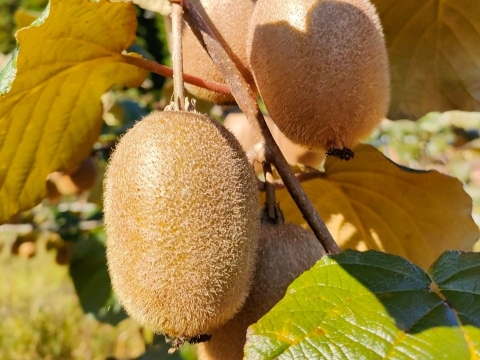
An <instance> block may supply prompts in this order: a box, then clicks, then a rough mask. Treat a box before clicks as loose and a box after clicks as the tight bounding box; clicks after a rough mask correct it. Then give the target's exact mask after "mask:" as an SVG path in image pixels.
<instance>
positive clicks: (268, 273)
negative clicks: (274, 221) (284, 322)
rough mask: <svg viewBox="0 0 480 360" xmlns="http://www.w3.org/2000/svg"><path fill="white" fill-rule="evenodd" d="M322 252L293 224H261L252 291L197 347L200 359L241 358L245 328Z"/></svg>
mask: <svg viewBox="0 0 480 360" xmlns="http://www.w3.org/2000/svg"><path fill="white" fill-rule="evenodd" d="M324 255H325V250H324V249H323V247H322V246H321V245H320V243H319V241H318V240H317V238H316V237H315V235H313V233H311V232H310V231H308V230H305V229H304V228H302V227H300V226H298V225H295V224H280V225H271V224H265V225H262V228H261V231H260V241H259V250H258V254H257V262H256V270H255V276H254V280H253V285H252V290H251V291H250V294H249V296H248V298H247V301H246V302H245V305H244V306H243V308H242V310H241V311H240V312H239V313H238V314H237V315H235V317H233V318H232V319H231V320H229V321H228V322H227V323H226V324H225V325H223V326H221V327H220V328H218V329H215V330H214V331H213V332H212V339H211V341H209V342H205V343H202V344H199V345H198V352H199V360H220V359H229V360H236V359H239V360H241V359H243V347H244V345H245V341H246V334H247V328H248V327H249V326H250V325H252V324H254V323H255V322H257V321H258V320H259V319H260V318H261V317H262V316H263V315H265V314H266V313H267V312H268V311H270V309H271V308H272V307H273V306H274V305H275V304H276V303H277V302H279V301H280V300H281V299H282V298H283V296H284V295H285V291H286V290H287V287H288V286H289V285H290V284H291V283H292V282H293V280H295V279H296V278H297V277H298V276H300V275H301V274H302V273H303V272H304V271H306V270H308V269H310V268H311V267H312V266H313V265H314V264H315V263H316V262H317V261H318V260H320V258H321V257H322V256H324Z"/></svg>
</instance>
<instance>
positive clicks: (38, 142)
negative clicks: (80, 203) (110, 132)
mask: <svg viewBox="0 0 480 360" xmlns="http://www.w3.org/2000/svg"><path fill="white" fill-rule="evenodd" d="M136 26H137V23H136V18H135V12H134V9H133V4H132V3H116V4H113V3H110V2H107V1H104V0H103V1H98V2H96V3H94V2H90V1H87V0H52V1H51V2H50V4H49V7H47V9H46V10H45V12H44V13H43V14H42V15H41V16H40V18H39V19H37V20H36V21H35V22H34V23H33V25H32V26H30V27H27V28H24V29H22V30H20V31H19V32H18V33H17V39H18V42H19V47H18V48H17V50H16V51H15V53H14V56H13V58H12V60H11V61H10V63H9V64H8V65H7V66H6V68H5V69H4V70H3V71H2V72H1V73H0V109H1V112H0V222H1V221H5V220H7V219H8V218H9V216H11V215H13V214H15V213H17V212H18V211H20V210H23V209H28V208H31V207H33V206H34V205H35V204H36V203H38V202H39V200H40V199H41V198H42V197H43V196H44V195H45V194H46V187H45V179H46V177H47V175H48V174H49V173H50V172H52V171H55V170H59V169H67V168H70V167H72V166H73V165H76V164H78V163H79V162H80V161H81V160H82V159H83V158H85V157H86V156H87V155H88V153H89V152H90V151H91V148H92V145H93V143H94V142H95V140H96V139H97V138H98V135H99V132H100V128H101V125H102V118H101V114H102V103H101V101H100V96H101V95H102V94H103V93H104V92H106V91H107V90H108V89H109V88H110V87H111V86H112V85H114V84H122V85H126V86H132V87H134V86H139V85H140V84H141V83H142V81H143V80H144V78H145V76H146V73H145V71H143V70H140V69H139V68H137V67H135V66H132V65H129V64H128V63H127V60H126V58H125V56H124V55H122V51H123V50H124V49H126V48H127V47H128V46H130V45H131V44H132V43H134V41H135V30H136Z"/></svg>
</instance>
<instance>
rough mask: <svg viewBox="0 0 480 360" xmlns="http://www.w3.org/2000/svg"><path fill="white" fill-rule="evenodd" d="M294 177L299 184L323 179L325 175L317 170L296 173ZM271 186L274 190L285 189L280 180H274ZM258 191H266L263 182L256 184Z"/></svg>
mask: <svg viewBox="0 0 480 360" xmlns="http://www.w3.org/2000/svg"><path fill="white" fill-rule="evenodd" d="M295 177H296V178H297V180H298V181H299V182H300V183H302V182H304V181H308V180H313V179H322V178H325V173H324V172H321V171H318V170H309V171H305V172H301V173H297V174H295ZM273 186H275V190H281V189H285V184H284V182H283V180H282V179H278V180H274V181H273ZM258 191H262V192H264V191H266V184H265V183H264V182H263V181H259V182H258Z"/></svg>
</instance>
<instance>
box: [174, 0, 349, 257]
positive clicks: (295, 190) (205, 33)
mask: <svg viewBox="0 0 480 360" xmlns="http://www.w3.org/2000/svg"><path fill="white" fill-rule="evenodd" d="M183 9H184V20H185V21H186V22H187V23H188V25H189V26H190V28H191V29H192V31H193V33H194V34H195V36H197V38H198V40H199V41H200V43H201V44H202V45H204V46H205V47H206V48H207V51H208V53H209V54H210V55H211V58H212V60H213V62H214V63H215V65H217V66H218V68H219V70H220V72H221V73H222V75H223V77H224V79H225V82H226V83H227V85H228V86H229V87H230V89H231V90H232V94H233V96H234V97H235V100H236V101H237V104H238V106H239V107H240V108H241V109H242V111H243V112H244V113H245V115H247V119H248V121H249V122H250V125H251V127H252V129H253V131H254V133H255V134H256V137H257V138H258V139H259V142H262V143H264V144H265V145H266V149H267V151H266V152H267V153H266V154H265V156H266V158H267V161H271V162H272V163H273V165H275V168H276V169H277V171H278V173H279V174H280V177H281V178H282V180H283V181H284V183H285V186H286V188H287V190H288V192H289V193H290V196H291V197H292V199H293V200H294V201H295V203H296V204H297V206H298V208H299V210H300V212H301V213H302V215H303V217H304V218H305V220H306V221H307V223H308V225H309V226H310V228H311V229H312V231H313V233H314V234H315V236H316V237H317V239H318V240H319V241H320V243H321V244H322V245H323V247H324V248H325V250H326V251H327V252H328V253H330V254H338V253H340V247H339V246H338V245H337V243H336V242H335V240H333V237H332V235H331V234H330V232H329V231H328V229H327V226H326V225H325V222H324V221H323V220H322V218H321V217H320V215H319V214H318V212H317V210H316V209H315V207H314V206H313V204H312V202H311V201H310V199H309V198H308V196H307V194H306V193H305V191H304V190H303V188H302V187H301V186H300V183H299V182H298V180H297V178H296V177H295V174H294V173H293V171H292V169H291V168H290V165H288V163H287V161H286V160H285V157H284V156H283V154H282V152H281V151H280V148H279V147H278V145H277V144H276V143H275V140H274V139H273V136H272V134H271V133H270V130H269V129H268V126H267V123H266V122H265V119H264V117H263V114H262V112H261V111H260V108H259V107H258V103H257V100H256V97H255V95H254V93H253V91H252V89H251V87H250V86H249V85H248V84H247V81H246V80H245V79H244V78H243V76H242V74H241V73H240V70H239V69H238V67H237V66H236V65H235V63H234V62H233V60H232V59H231V58H230V57H229V56H228V54H227V52H226V51H225V49H224V48H223V47H222V45H221V44H220V43H219V41H218V39H217V38H216V37H215V35H214V34H213V32H212V30H211V29H210V28H209V27H208V25H207V24H206V23H205V21H204V20H203V19H202V17H201V16H200V15H199V14H198V12H197V11H196V9H195V8H194V7H193V6H192V4H191V3H190V1H189V0H183Z"/></svg>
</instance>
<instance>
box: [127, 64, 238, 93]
mask: <svg viewBox="0 0 480 360" xmlns="http://www.w3.org/2000/svg"><path fill="white" fill-rule="evenodd" d="M123 58H124V60H125V61H126V62H127V63H129V64H131V65H135V66H137V67H139V68H142V69H145V70H148V71H150V72H153V73H155V74H158V75H160V76H164V77H169V78H171V77H173V69H172V68H171V67H168V66H165V65H162V64H159V63H157V62H155V61H151V60H146V59H143V58H140V57H137V56H132V55H123ZM183 80H184V81H185V82H186V83H189V84H192V85H195V86H198V87H201V88H204V89H207V90H211V91H215V92H218V93H222V94H230V87H228V86H227V85H225V84H221V83H217V82H215V81H209V80H204V79H201V78H199V77H196V76H192V75H188V74H183Z"/></svg>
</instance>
